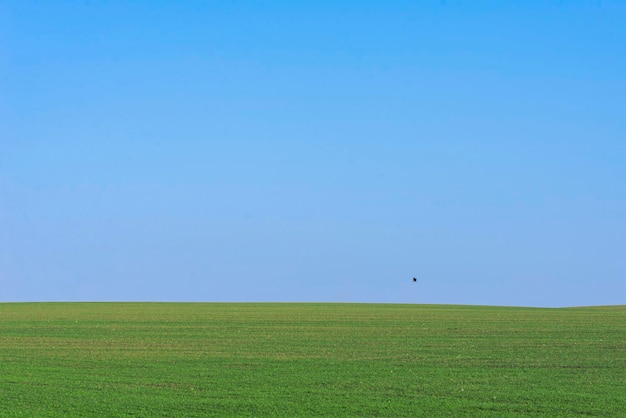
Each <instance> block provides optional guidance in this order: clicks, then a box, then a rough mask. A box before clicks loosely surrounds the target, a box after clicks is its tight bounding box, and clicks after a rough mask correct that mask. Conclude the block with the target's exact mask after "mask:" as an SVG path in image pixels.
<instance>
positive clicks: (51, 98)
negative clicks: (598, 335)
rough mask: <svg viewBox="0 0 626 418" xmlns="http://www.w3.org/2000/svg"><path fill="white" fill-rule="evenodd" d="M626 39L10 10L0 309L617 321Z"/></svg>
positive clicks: (586, 23)
mask: <svg viewBox="0 0 626 418" xmlns="http://www.w3.org/2000/svg"><path fill="white" fill-rule="evenodd" d="M625 21H626V4H625V3H623V2H610V1H568V2H563V1H558V2H557V1H554V2H549V1H548V2H546V1H524V2H521V1H520V2H496V1H472V2H469V1H432V2H412V1H411V2H409V1H396V2H394V1H388V2H382V1H381V2H376V1H371V2H368V1H359V2H341V3H340V4H338V2H326V1H318V2H279V1H268V2H260V1H254V2H252V1H248V2H245V1H228V2H227V1H212V2H200V1H197V2H196V1H182V2H167V1H154V0H153V1H134V2H127V1H55V2H37V1H8V2H3V3H2V5H0V301H49V300H53V301H56V300H59V301H60V300H63V301H92V300H93V301H108V300H116V301H117V300H119V301H348V302H405V303H460V304H490V305H522V306H549V307H552V306H577V305H599V304H624V303H626V299H625V296H624V295H626V257H625V256H624V248H626V216H625V214H626V185H625V184H626V181H625V180H626V117H624V109H626V29H625V27H624V22H625ZM413 276H416V277H418V279H419V281H418V283H417V284H413V283H411V278H412V277H413Z"/></svg>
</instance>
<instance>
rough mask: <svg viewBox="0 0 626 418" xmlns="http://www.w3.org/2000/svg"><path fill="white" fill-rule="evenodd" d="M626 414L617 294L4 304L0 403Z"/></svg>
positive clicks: (625, 357)
mask: <svg viewBox="0 0 626 418" xmlns="http://www.w3.org/2000/svg"><path fill="white" fill-rule="evenodd" d="M507 415H508V416H544V417H545V416H572V415H588V416H626V306H615V307H593V308H567V309H533V308H508V307H476V306H446V305H386V304H270V303H267V304H263V303H260V304H252V303H248V304H231V303H228V304H227V303H224V304H218V303H207V304H203V303H195V304H194V303H9V304H0V416H28V417H33V416H47V417H48V416H167V417H174V416H176V417H178V416H188V417H189V416H385V417H387V416H494V417H501V416H507Z"/></svg>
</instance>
